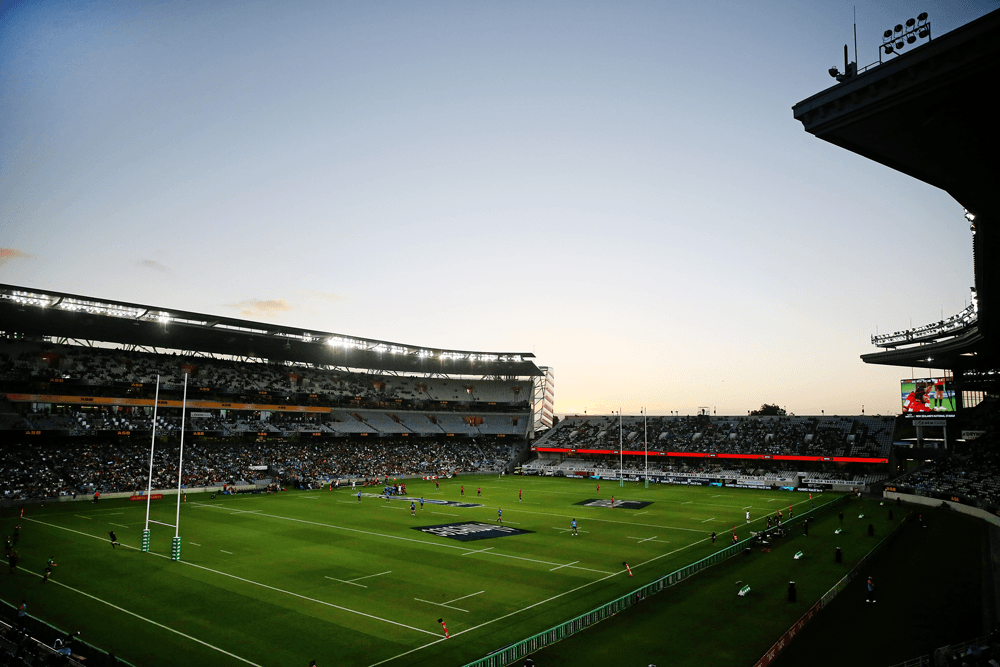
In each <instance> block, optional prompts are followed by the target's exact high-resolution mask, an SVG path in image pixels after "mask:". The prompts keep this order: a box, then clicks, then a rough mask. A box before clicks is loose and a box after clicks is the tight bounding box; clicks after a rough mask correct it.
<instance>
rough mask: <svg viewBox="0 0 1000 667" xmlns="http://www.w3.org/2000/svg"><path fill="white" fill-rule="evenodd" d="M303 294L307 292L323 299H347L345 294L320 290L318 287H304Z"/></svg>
mask: <svg viewBox="0 0 1000 667" xmlns="http://www.w3.org/2000/svg"><path fill="white" fill-rule="evenodd" d="M302 293H303V294H307V295H309V296H311V297H313V298H315V299H323V300H324V301H347V297H346V296H341V295H340V294H334V293H333V292H322V291H320V290H318V289H304V290H302Z"/></svg>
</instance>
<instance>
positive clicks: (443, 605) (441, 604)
mask: <svg viewBox="0 0 1000 667" xmlns="http://www.w3.org/2000/svg"><path fill="white" fill-rule="evenodd" d="M413 599H414V600H416V601H417V602H426V603H427V604H433V605H436V606H438V607H447V608H448V609H454V610H455V611H464V612H465V613H466V614H468V613H469V610H468V609H459V608H458V607H452V606H451V605H450V604H445V603H444V602H431V601H430V600H421V599H420V598H413Z"/></svg>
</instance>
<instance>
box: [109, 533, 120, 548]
mask: <svg viewBox="0 0 1000 667" xmlns="http://www.w3.org/2000/svg"><path fill="white" fill-rule="evenodd" d="M108 537H110V538H111V548H112V549H114V548H115V546H116V545H117V546H120V545H121V542H119V541H118V538H117V537H115V531H113V530H109V531H108Z"/></svg>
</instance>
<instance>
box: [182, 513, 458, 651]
mask: <svg viewBox="0 0 1000 667" xmlns="http://www.w3.org/2000/svg"><path fill="white" fill-rule="evenodd" d="M194 504H195V505H200V504H201V503H194ZM204 506H205V507H208V508H210V509H216V506H214V505H204ZM435 514H436V512H435ZM254 516H260V517H265V518H268V519H280V520H282V521H291V522H293V523H304V524H308V525H311V526H323V527H324V528H333V529H335V530H345V531H347V532H350V533H361V534H362V535H374V536H375V537H384V538H386V539H390V540H402V541H404V542H416V543H418V544H424V545H427V546H431V547H441V548H443V549H458V550H460V551H475V549H470V548H468V547H460V546H457V545H454V544H441V543H439V542H431V541H429V540H415V539H413V538H412V537H400V536H399V535H386V534H384V533H375V532H372V531H370V530H361V529H360V528H347V527H345V526H337V525H335V524H332V523H320V522H319V521H307V520H306V519H294V518H292V517H287V516H278V515H276V514H262V513H257V514H254ZM450 516H458V515H457V514H452V515H450ZM432 634H433V633H432Z"/></svg>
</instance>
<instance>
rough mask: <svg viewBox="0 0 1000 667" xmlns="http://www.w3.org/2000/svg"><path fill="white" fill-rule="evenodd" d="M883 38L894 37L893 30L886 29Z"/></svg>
mask: <svg viewBox="0 0 1000 667" xmlns="http://www.w3.org/2000/svg"><path fill="white" fill-rule="evenodd" d="M882 39H883V40H885V39H892V30H886V31H885V32H884V33H882Z"/></svg>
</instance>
